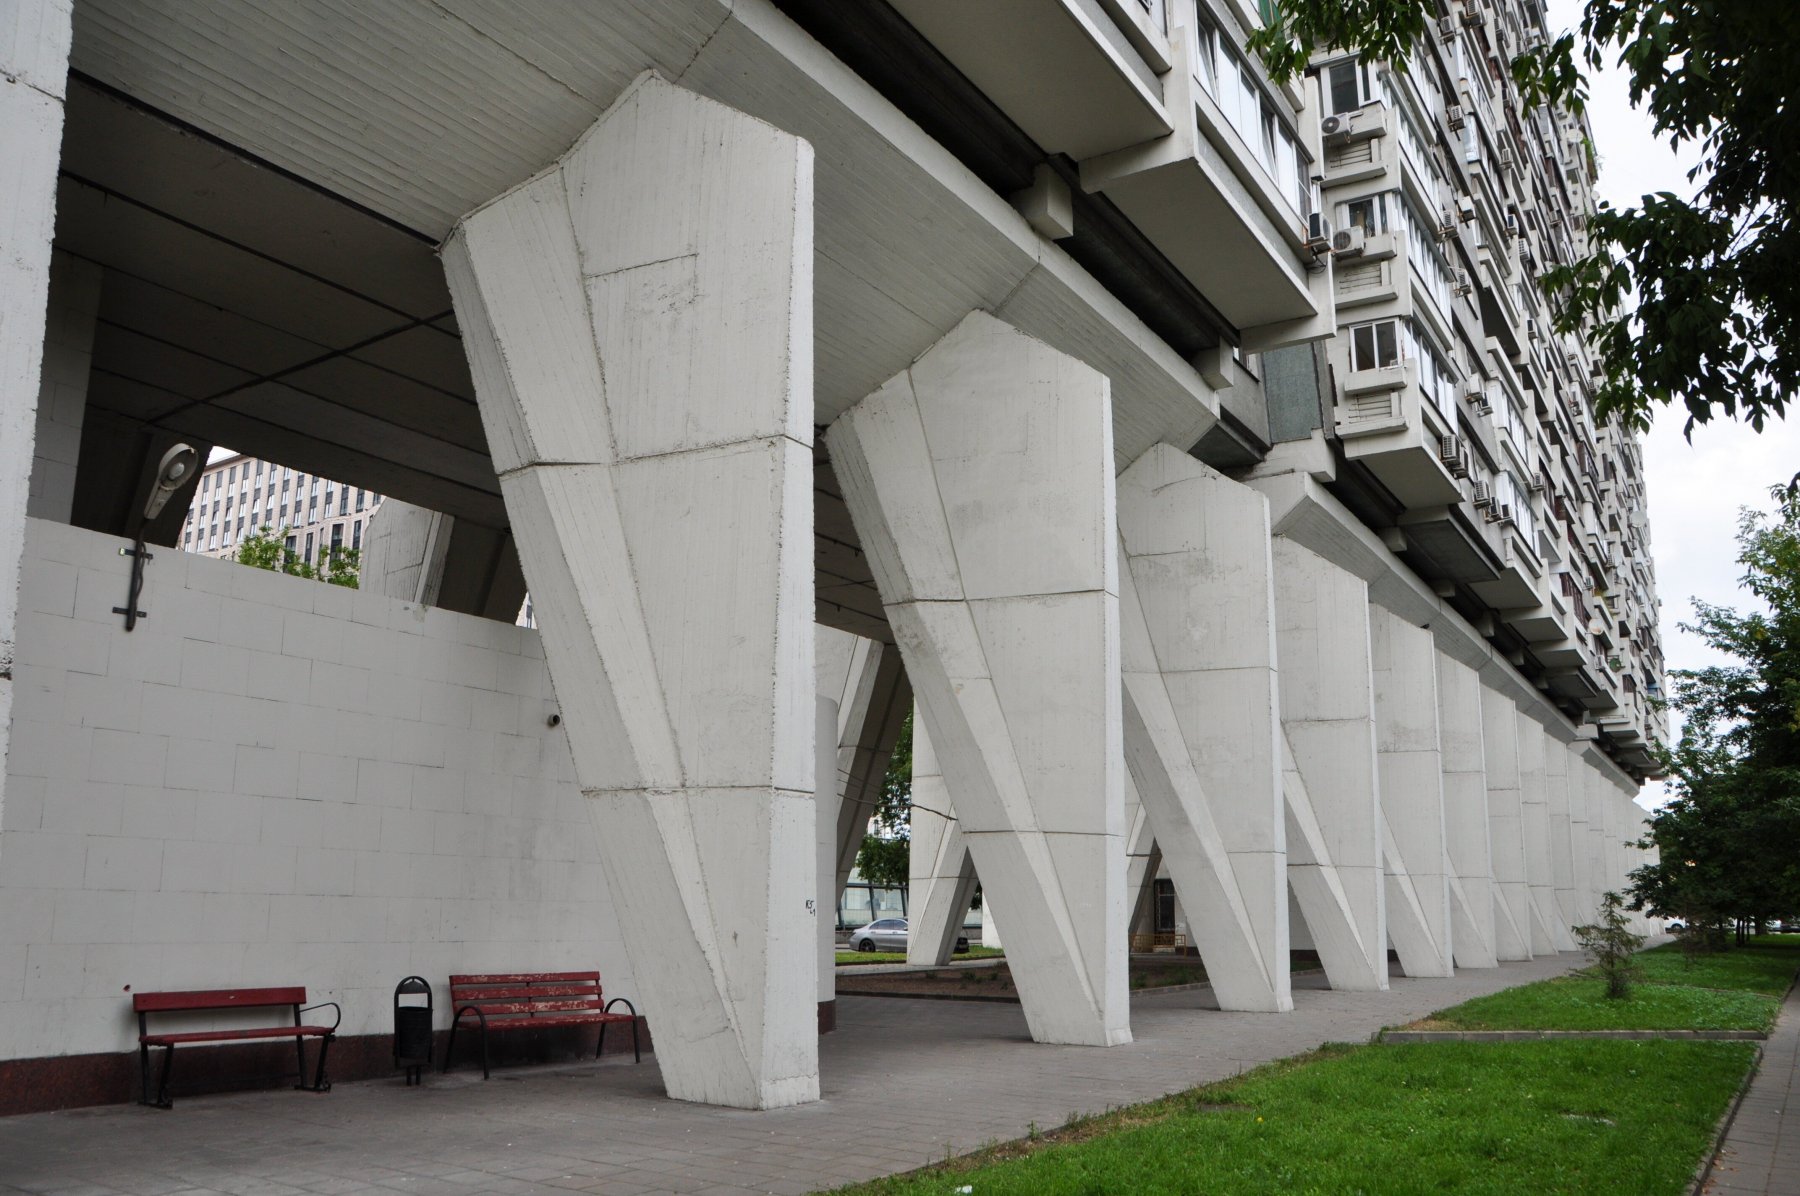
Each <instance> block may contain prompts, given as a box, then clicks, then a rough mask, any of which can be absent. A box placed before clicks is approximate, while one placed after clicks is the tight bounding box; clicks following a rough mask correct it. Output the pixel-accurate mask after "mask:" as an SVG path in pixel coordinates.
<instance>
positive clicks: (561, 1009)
mask: <svg viewBox="0 0 1800 1196" xmlns="http://www.w3.org/2000/svg"><path fill="white" fill-rule="evenodd" d="M605 1007H606V1006H605V1005H604V1003H602V1002H601V1000H600V999H599V998H598V997H596V998H594V999H593V1000H592V1001H501V1002H496V1003H492V1004H490V1003H486V1002H482V1001H469V1002H458V1003H457V1006H456V1011H457V1012H458V1013H461V1012H462V1011H463V1010H465V1009H479V1010H481V1012H482V1013H483V1014H484V1015H485V1016H487V1017H521V1016H526V1015H529V1014H534V1013H579V1012H581V1011H582V1010H584V1009H604V1008H605Z"/></svg>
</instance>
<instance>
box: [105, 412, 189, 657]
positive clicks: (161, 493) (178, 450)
mask: <svg viewBox="0 0 1800 1196" xmlns="http://www.w3.org/2000/svg"><path fill="white" fill-rule="evenodd" d="M199 464H200V454H199V453H198V452H196V451H195V450H194V446H193V445H191V444H177V445H175V446H173V447H172V448H170V449H169V451H168V452H166V453H164V454H163V455H162V460H161V461H159V462H157V464H156V476H155V477H154V478H152V479H151V481H150V494H149V496H148V497H147V498H145V499H144V517H143V518H142V519H140V520H138V529H137V538H136V540H135V541H134V542H133V544H132V546H131V547H130V548H121V549H119V555H120V556H128V557H130V558H131V589H130V591H129V592H128V593H127V594H126V596H125V605H124V606H115V607H113V614H115V615H124V616H125V630H127V631H131V630H133V629H134V628H136V627H137V621H138V620H139V619H142V618H144V617H146V616H145V613H144V612H143V611H141V610H139V609H138V595H140V594H142V593H143V592H144V562H145V561H147V560H149V559H150V558H151V557H152V556H154V555H155V554H154V553H152V552H150V551H148V550H147V549H145V547H144V529H145V528H146V527H148V526H149V525H150V523H151V522H152V521H153V520H154V519H155V518H156V517H157V516H158V515H161V514H162V513H163V508H164V507H166V506H168V505H169V499H170V498H171V497H173V496H174V494H175V492H176V491H177V490H180V489H181V488H182V486H183V485H185V484H186V483H187V480H188V478H190V477H192V476H193V473H194V470H195V468H197V467H198V466H199Z"/></svg>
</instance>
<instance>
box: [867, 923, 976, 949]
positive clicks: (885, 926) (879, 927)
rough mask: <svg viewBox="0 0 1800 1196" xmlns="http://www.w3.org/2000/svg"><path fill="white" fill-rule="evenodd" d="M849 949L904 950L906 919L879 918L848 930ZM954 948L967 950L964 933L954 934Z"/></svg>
mask: <svg viewBox="0 0 1800 1196" xmlns="http://www.w3.org/2000/svg"><path fill="white" fill-rule="evenodd" d="M850 949H851V950H852V951H904V950H906V919H905V918H880V919H877V920H876V921H874V922H870V923H869V924H868V925H867V926H862V927H859V928H857V929H856V930H852V931H851V932H850ZM956 949H957V950H958V951H967V950H968V949H969V940H968V938H967V937H966V936H964V935H960V934H959V935H957V936H956Z"/></svg>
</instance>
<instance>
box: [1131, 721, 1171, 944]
mask: <svg viewBox="0 0 1800 1196" xmlns="http://www.w3.org/2000/svg"><path fill="white" fill-rule="evenodd" d="M1127 760H1128V761H1129V756H1128V757H1127ZM1161 867H1162V853H1161V852H1160V851H1158V850H1157V849H1156V835H1155V834H1154V833H1153V832H1152V831H1151V829H1150V817H1149V815H1147V814H1145V813H1144V803H1143V801H1142V800H1141V799H1140V798H1139V797H1138V791H1137V782H1136V781H1133V780H1132V779H1131V768H1130V765H1129V763H1127V766H1126V768H1125V928H1126V931H1127V933H1131V932H1136V931H1138V930H1139V929H1140V927H1141V928H1143V929H1144V932H1145V933H1148V932H1149V929H1150V927H1151V926H1152V925H1153V924H1154V921H1155V913H1154V910H1152V909H1151V902H1152V900H1153V899H1154V892H1155V885H1154V881H1155V880H1156V874H1157V871H1158V870H1159V869H1160V868H1161Z"/></svg>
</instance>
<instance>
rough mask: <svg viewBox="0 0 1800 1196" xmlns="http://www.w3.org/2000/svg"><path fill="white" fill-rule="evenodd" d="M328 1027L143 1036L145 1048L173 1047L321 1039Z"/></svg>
mask: <svg viewBox="0 0 1800 1196" xmlns="http://www.w3.org/2000/svg"><path fill="white" fill-rule="evenodd" d="M330 1033H331V1028H330V1027H329V1026H256V1027H252V1028H248V1029H243V1030H187V1031H183V1032H182V1033H179V1034H145V1035H142V1036H140V1037H139V1038H138V1041H139V1042H141V1043H143V1044H144V1045H145V1046H174V1045H175V1044H176V1043H180V1042H236V1041H238V1040H240V1039H246V1038H323V1037H325V1036H326V1035H328V1034H330Z"/></svg>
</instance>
